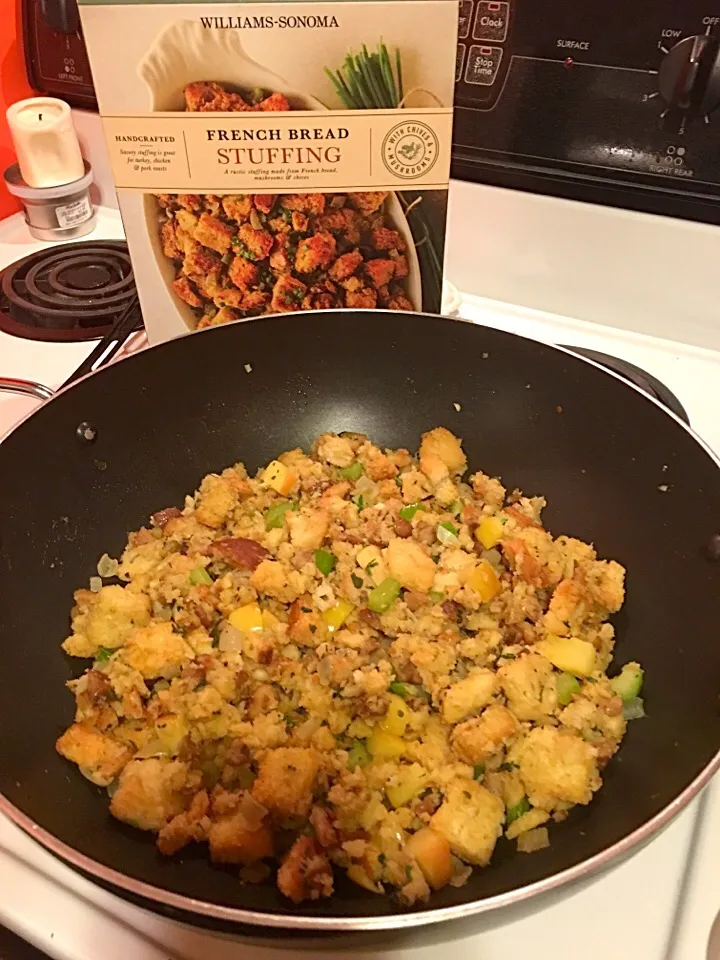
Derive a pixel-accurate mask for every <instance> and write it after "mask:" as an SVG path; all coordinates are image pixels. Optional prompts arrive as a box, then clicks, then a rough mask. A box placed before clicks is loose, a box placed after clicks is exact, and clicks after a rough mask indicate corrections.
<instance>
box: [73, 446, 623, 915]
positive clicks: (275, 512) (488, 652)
mask: <svg viewBox="0 0 720 960" xmlns="http://www.w3.org/2000/svg"><path fill="white" fill-rule="evenodd" d="M466 471H467V462H466V458H465V454H464V452H463V449H462V446H461V443H460V441H459V440H458V439H457V438H456V437H455V436H453V434H452V433H450V432H449V431H448V430H446V429H445V428H443V427H438V428H437V429H434V430H431V431H430V432H428V433H426V434H425V435H424V436H423V437H422V442H421V444H420V450H419V453H418V455H417V456H413V455H412V454H410V453H409V452H408V451H407V450H403V449H398V450H382V449H380V448H379V447H377V446H376V445H375V444H373V443H372V442H371V441H370V440H368V439H367V438H366V437H365V436H362V435H359V434H343V435H340V436H337V435H335V434H330V433H328V434H323V435H322V436H320V437H318V439H317V440H316V441H315V443H314V445H313V447H312V449H311V450H310V452H309V453H304V452H303V451H302V450H299V449H298V450H291V451H289V452H287V453H283V454H281V455H280V456H279V457H278V459H277V460H274V461H273V462H272V463H270V464H269V465H268V466H267V467H265V468H264V469H261V470H260V471H259V472H258V473H257V474H256V475H255V476H253V477H251V476H249V475H248V472H247V471H246V469H245V467H244V466H243V465H242V463H238V464H236V465H235V466H232V467H229V468H228V469H226V470H223V471H222V473H219V474H214V473H211V474H209V475H208V476H206V477H205V478H204V479H203V481H202V483H201V484H200V487H199V489H198V490H197V491H196V493H195V494H194V495H193V496H191V497H190V496H189V497H187V498H186V499H185V503H184V505H183V506H182V507H181V508H180V507H167V508H166V509H162V510H160V511H159V512H157V513H155V514H153V516H152V517H151V519H150V522H149V524H148V525H147V526H145V527H142V528H141V529H140V530H138V531H137V532H135V533H132V534H130V537H129V540H128V544H127V547H126V548H125V550H124V552H123V555H122V557H121V558H120V560H119V561H118V560H113V559H111V558H110V557H108V556H107V555H105V556H103V557H102V558H101V560H100V563H99V564H98V574H99V576H98V577H93V578H92V579H91V581H90V588H89V589H82V590H78V591H77V592H76V594H75V603H76V606H75V607H74V609H73V612H72V633H71V635H70V636H69V637H68V638H67V640H66V641H65V642H64V644H63V647H64V649H65V651H66V652H67V653H68V654H71V655H72V656H76V657H84V658H88V659H91V660H92V661H93V663H92V665H91V666H89V667H88V669H87V670H86V671H85V673H84V674H83V675H82V676H81V677H79V679H76V680H73V681H71V682H70V683H69V687H70V689H71V690H72V692H73V694H74V696H75V700H76V713H75V721H74V723H73V724H72V725H71V726H70V727H69V729H68V730H67V731H66V732H65V733H64V734H63V735H62V736H61V737H60V739H59V740H58V742H57V749H58V750H59V752H60V753H61V754H62V755H63V756H64V757H66V758H67V759H68V760H70V761H72V762H73V763H76V764H77V765H78V766H79V767H80V770H81V772H82V773H83V774H84V775H85V776H86V777H88V778H89V779H90V780H91V781H92V782H93V783H96V784H98V785H99V786H101V787H106V788H107V791H108V794H109V796H110V810H111V812H112V814H113V815H114V816H115V817H117V818H118V819H119V820H122V821H124V822H125V823H128V824H131V825H132V826H134V827H137V828H138V829H139V830H148V831H152V832H154V833H156V834H157V846H158V848H159V850H160V851H161V852H162V853H163V854H167V855H168V856H177V855H181V856H182V853H181V851H182V850H183V848H185V847H186V846H187V845H188V844H197V843H202V844H207V846H208V855H209V857H210V858H211V860H213V861H214V862H215V863H219V864H226V865H228V869H232V870H234V871H236V873H237V875H238V882H246V883H251V882H260V881H262V880H264V879H265V878H267V877H269V876H270V875H271V872H272V871H273V870H274V869H275V867H277V874H276V882H277V885H278V887H279V889H280V890H281V891H282V893H283V894H285V896H287V897H289V898H290V899H291V900H292V901H294V902H296V903H300V902H301V901H303V900H312V899H315V898H318V897H329V896H331V895H332V892H333V882H334V878H333V873H334V872H337V871H344V872H345V873H346V874H347V876H348V877H349V878H350V879H351V880H352V881H354V882H355V883H357V884H359V885H360V886H361V887H364V888H366V889H367V890H369V891H373V892H375V893H377V894H381V893H383V892H391V891H395V892H396V895H397V896H398V898H399V899H400V901H401V903H403V904H406V905H408V904H412V903H415V902H417V901H424V900H427V899H428V897H429V896H430V895H431V892H432V891H433V890H438V889H440V888H441V887H443V886H445V885H446V884H452V885H455V886H459V885H461V884H463V883H465V882H466V881H467V879H468V877H469V876H470V873H471V871H472V868H473V867H485V866H487V865H488V863H489V862H490V860H491V857H492V854H493V850H494V848H495V845H496V843H497V842H498V839H499V838H500V837H502V836H503V835H504V836H505V838H507V839H508V840H512V841H515V842H516V843H517V848H518V850H520V851H522V852H531V851H534V850H538V849H541V848H543V847H546V846H547V845H548V843H549V830H548V828H549V829H550V830H551V831H552V830H553V829H556V828H555V827H554V826H553V824H554V823H557V822H559V821H562V820H564V819H565V818H566V817H567V815H568V811H569V810H570V809H571V808H572V807H573V806H574V805H575V804H587V803H590V801H591V799H592V797H593V794H594V793H595V791H597V790H598V789H599V788H600V786H601V774H602V770H603V768H604V767H605V766H606V764H607V763H608V762H609V760H610V759H611V757H612V756H613V754H614V753H615V752H616V751H617V749H618V747H619V745H620V742H621V740H622V738H623V736H624V734H625V729H626V723H627V719H630V718H634V717H637V716H641V715H642V701H641V700H640V698H639V696H638V694H639V693H640V687H641V683H642V670H641V668H640V667H639V665H638V664H636V663H630V664H627V665H626V666H625V667H624V668H623V670H622V671H621V672H620V673H619V674H617V675H616V676H615V677H614V679H612V680H610V679H608V676H607V671H608V669H609V668H610V663H611V659H612V651H613V627H612V626H611V624H610V623H608V622H607V620H608V617H609V615H610V614H612V613H615V612H616V611H618V610H619V609H620V607H621V605H622V603H623V599H624V587H623V580H624V575H625V571H624V569H623V567H622V566H620V564H619V563H616V562H615V561H614V560H599V559H598V558H597V556H596V553H595V550H594V549H593V547H592V546H590V545H589V544H587V543H582V542H581V541H579V540H575V539H573V538H571V537H567V536H559V537H553V536H552V534H550V533H549V532H548V531H547V530H545V528H544V527H543V523H542V519H541V511H542V508H543V506H544V503H545V501H544V500H543V499H542V498H541V497H525V496H523V495H522V494H521V493H520V492H519V491H517V490H516V491H514V492H512V493H510V494H509V495H508V493H507V491H506V490H505V489H504V488H503V486H502V484H501V482H500V481H499V480H497V479H494V478H492V477H489V476H487V475H486V474H484V473H481V472H476V473H473V474H471V475H469V476H467V475H466ZM557 829H560V828H557ZM503 842H504V841H503Z"/></svg>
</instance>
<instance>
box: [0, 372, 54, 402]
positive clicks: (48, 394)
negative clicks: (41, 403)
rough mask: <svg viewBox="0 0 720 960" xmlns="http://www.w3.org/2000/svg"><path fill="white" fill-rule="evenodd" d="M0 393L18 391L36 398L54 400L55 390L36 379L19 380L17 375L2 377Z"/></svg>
mask: <svg viewBox="0 0 720 960" xmlns="http://www.w3.org/2000/svg"><path fill="white" fill-rule="evenodd" d="M0 393H18V394H20V395H21V396H24V397H35V398H36V400H52V398H53V397H54V396H55V391H54V390H51V389H50V387H46V386H45V385H44V384H42V383H36V382H35V381H34V380H18V379H16V378H15V377H0Z"/></svg>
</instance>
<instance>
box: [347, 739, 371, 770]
mask: <svg viewBox="0 0 720 960" xmlns="http://www.w3.org/2000/svg"><path fill="white" fill-rule="evenodd" d="M368 763H370V754H369V753H368V751H367V747H366V746H365V744H364V743H363V742H362V740H353V741H352V744H351V746H350V749H349V750H348V767H349V768H350V769H351V770H354V769H355V768H356V767H365V766H367V764H368Z"/></svg>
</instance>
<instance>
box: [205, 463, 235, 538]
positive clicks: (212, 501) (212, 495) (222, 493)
mask: <svg viewBox="0 0 720 960" xmlns="http://www.w3.org/2000/svg"><path fill="white" fill-rule="evenodd" d="M238 499H239V498H238V491H237V488H236V487H235V486H234V485H233V484H232V483H231V482H230V480H228V479H226V478H225V477H219V476H218V475H217V474H215V473H209V474H208V475H207V476H206V477H204V478H203V481H202V483H201V484H200V489H199V490H198V492H197V494H196V496H195V516H196V518H197V520H198V521H199V522H200V523H202V524H204V525H205V526H206V527H213V528H214V529H217V528H218V527H221V526H222V525H223V523H225V521H226V520H227V519H228V517H229V516H230V514H231V513H232V511H233V509H234V508H235V507H236V506H237V504H238Z"/></svg>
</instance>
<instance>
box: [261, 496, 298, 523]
mask: <svg viewBox="0 0 720 960" xmlns="http://www.w3.org/2000/svg"><path fill="white" fill-rule="evenodd" d="M299 509H300V507H299V504H298V503H297V501H294V500H288V501H287V502H285V503H274V504H273V505H272V506H271V507H268V508H267V510H266V511H265V529H266V530H278V529H280V527H282V526H283V525H284V523H285V514H286V513H287V512H288V510H292V511H293V512H296V511H297V510H299Z"/></svg>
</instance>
